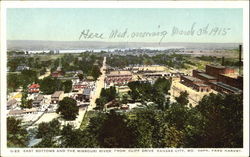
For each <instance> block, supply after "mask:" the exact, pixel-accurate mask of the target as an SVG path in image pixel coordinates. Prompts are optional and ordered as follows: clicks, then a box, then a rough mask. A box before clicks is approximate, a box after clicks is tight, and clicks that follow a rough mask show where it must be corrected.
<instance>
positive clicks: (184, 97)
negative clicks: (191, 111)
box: [175, 91, 189, 106]
mask: <svg viewBox="0 0 250 157" xmlns="http://www.w3.org/2000/svg"><path fill="white" fill-rule="evenodd" d="M188 95H189V94H188V93H187V91H184V92H181V93H180V96H179V97H175V100H176V101H177V103H179V104H180V105H182V106H187V105H188V103H189V100H188Z"/></svg>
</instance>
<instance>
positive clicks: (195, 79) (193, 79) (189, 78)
mask: <svg viewBox="0 0 250 157" xmlns="http://www.w3.org/2000/svg"><path fill="white" fill-rule="evenodd" d="M182 77H184V78H186V79H188V80H190V81H193V82H194V81H202V80H200V79H198V78H195V77H192V76H182Z"/></svg>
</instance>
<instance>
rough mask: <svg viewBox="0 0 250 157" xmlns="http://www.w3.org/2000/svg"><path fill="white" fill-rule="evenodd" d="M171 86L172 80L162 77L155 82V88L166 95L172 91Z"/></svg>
mask: <svg viewBox="0 0 250 157" xmlns="http://www.w3.org/2000/svg"><path fill="white" fill-rule="evenodd" d="M171 84H172V82H171V80H167V79H165V78H164V77H160V78H158V79H157V80H156V81H155V83H154V87H155V88H157V89H158V90H161V92H163V93H164V94H169V93H168V91H169V90H170V87H171Z"/></svg>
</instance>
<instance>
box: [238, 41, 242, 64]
mask: <svg viewBox="0 0 250 157" xmlns="http://www.w3.org/2000/svg"><path fill="white" fill-rule="evenodd" d="M241 53H242V45H240V46H239V62H241Z"/></svg>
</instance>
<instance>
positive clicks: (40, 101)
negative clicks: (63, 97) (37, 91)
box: [32, 95, 44, 107]
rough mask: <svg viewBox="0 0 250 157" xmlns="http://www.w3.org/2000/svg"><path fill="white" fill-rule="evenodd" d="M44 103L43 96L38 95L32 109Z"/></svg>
mask: <svg viewBox="0 0 250 157" xmlns="http://www.w3.org/2000/svg"><path fill="white" fill-rule="evenodd" d="M43 103H44V96H43V95H38V96H37V97H36V98H35V100H34V101H33V102H32V105H33V106H34V107H38V106H41V105H42V104H43Z"/></svg>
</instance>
